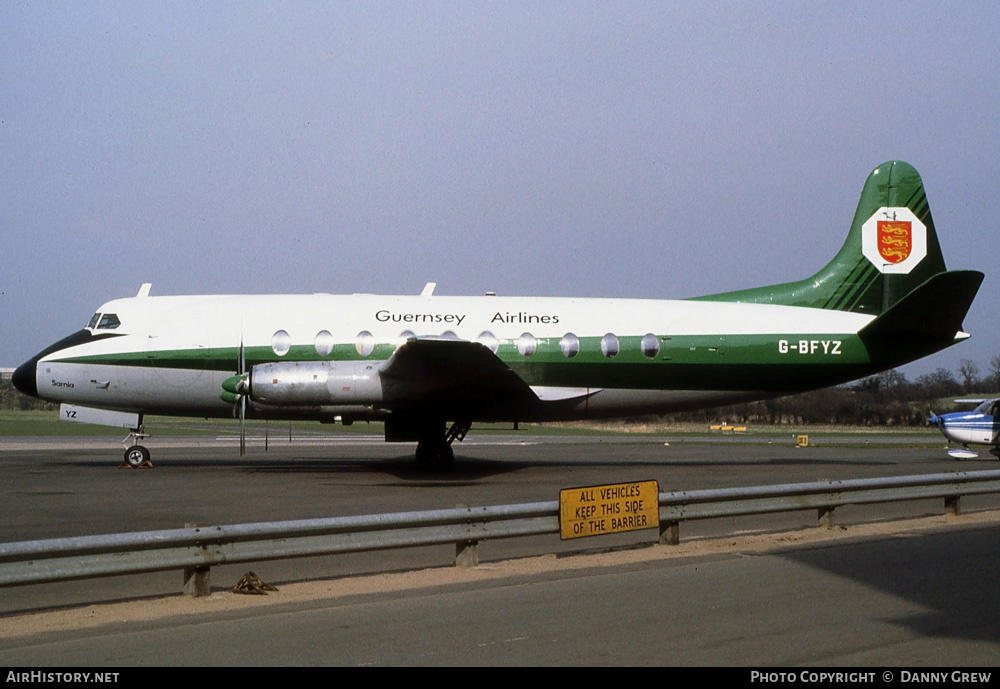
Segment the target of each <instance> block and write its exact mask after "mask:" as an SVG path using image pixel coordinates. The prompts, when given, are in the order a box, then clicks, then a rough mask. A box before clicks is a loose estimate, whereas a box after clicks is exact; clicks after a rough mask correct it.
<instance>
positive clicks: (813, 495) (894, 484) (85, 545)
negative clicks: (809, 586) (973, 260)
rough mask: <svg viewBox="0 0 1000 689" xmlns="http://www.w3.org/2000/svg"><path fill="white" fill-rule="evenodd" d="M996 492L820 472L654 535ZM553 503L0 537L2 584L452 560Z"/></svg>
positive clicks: (189, 587) (198, 583) (539, 525)
mask: <svg viewBox="0 0 1000 689" xmlns="http://www.w3.org/2000/svg"><path fill="white" fill-rule="evenodd" d="M997 492H1000V471H973V472H957V473H947V474H929V475H920V476H901V477H891V478H876V479H857V480H847V481H820V482H815V483H795V484H785V485H775V486H757V487H750V488H723V489H716V490H697V491H679V492H671V493H660V494H659V496H658V497H659V542H660V543H661V544H668V545H669V544H677V543H678V542H679V540H680V533H679V530H680V523H681V522H682V521H689V520H695V519H712V518H718V517H734V516H748V515H756V514H766V513H777V512H790V511H799V510H807V509H815V510H817V514H818V517H819V520H820V523H821V524H825V525H826V526H832V525H833V515H834V510H835V509H836V508H837V507H841V506H845V505H859V504H870V503H883V502H895V501H902V500H921V499H929V498H943V499H944V510H945V511H946V512H948V513H951V514H958V513H959V511H960V499H961V498H962V497H963V496H968V495H978V494H985V493H997ZM559 526H560V525H559V503H558V501H552V502H537V503H528V504H521V505H496V506H485V507H459V508H454V509H445V510H430V511H422V512H403V513H396V514H377V515H366V516H357V517H336V518H330V519H306V520H298V521H285V522H269V523H257V524H231V525H225V526H192V527H186V528H182V529H168V530H163V531H144V532H137V533H123V534H108V535H101V536H82V537H77V538H58V539H50V540H38V541H21V542H17V543H5V544H0V586H17V585H23V584H38V583H45V582H56V581H68V580H73V579H86V578H93V577H103V576H114V575H121V574H137V573H144V572H158V571H165V570H184V592H185V593H187V594H189V595H195V596H199V595H207V594H208V593H209V573H210V569H211V568H212V567H214V566H219V565H228V564H239V563H248V562H260V561H264V560H274V559H281V558H292V557H305V556H315V555H332V554H337V553H349V552H360V551H370V550H384V549H389V548H405V547H414V546H430V545H440V544H445V543H454V544H455V546H456V558H455V563H456V565H458V566H475V565H477V564H478V559H479V558H478V544H479V542H480V541H483V540H488V539H495V538H513V537H517V536H536V535H545V534H558V533H559V531H560V529H559Z"/></svg>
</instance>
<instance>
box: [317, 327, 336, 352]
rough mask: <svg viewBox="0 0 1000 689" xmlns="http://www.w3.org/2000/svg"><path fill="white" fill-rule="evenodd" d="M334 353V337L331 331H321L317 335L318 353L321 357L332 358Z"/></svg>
mask: <svg viewBox="0 0 1000 689" xmlns="http://www.w3.org/2000/svg"><path fill="white" fill-rule="evenodd" d="M332 351H333V335H331V334H330V331H329V330H320V331H319V332H318V333H316V353H317V354H319V355H320V356H330V352H332Z"/></svg>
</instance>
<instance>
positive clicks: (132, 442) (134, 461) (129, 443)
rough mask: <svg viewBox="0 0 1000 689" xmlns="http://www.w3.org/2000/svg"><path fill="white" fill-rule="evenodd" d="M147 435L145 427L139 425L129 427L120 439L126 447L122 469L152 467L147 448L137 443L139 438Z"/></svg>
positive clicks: (141, 438)
mask: <svg viewBox="0 0 1000 689" xmlns="http://www.w3.org/2000/svg"><path fill="white" fill-rule="evenodd" d="M148 437H149V435H147V434H146V430H145V428H144V427H143V426H141V425H140V426H139V427H138V428H132V429H130V431H129V434H128V435H127V436H125V439H124V440H123V441H122V443H124V444H125V447H126V449H125V458H124V462H122V465H121V468H122V469H152V468H153V462H152V461H150V459H149V450H148V449H146V447H145V446H143V445H140V444H139V441H140V440H143V439H144V438H148Z"/></svg>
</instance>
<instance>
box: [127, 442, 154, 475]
mask: <svg viewBox="0 0 1000 689" xmlns="http://www.w3.org/2000/svg"><path fill="white" fill-rule="evenodd" d="M148 461H149V450H147V449H146V448H145V447H143V446H142V445H133V446H132V447H130V448H129V449H127V450H125V463H126V464H128V465H129V466H130V467H132V468H133V469H138V468H139V467H140V466H142V465H143V464H145V463H146V462H148Z"/></svg>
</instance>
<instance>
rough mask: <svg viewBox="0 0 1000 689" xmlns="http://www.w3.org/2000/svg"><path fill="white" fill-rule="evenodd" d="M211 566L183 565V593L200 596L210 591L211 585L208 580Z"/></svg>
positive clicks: (206, 594) (208, 593)
mask: <svg viewBox="0 0 1000 689" xmlns="http://www.w3.org/2000/svg"><path fill="white" fill-rule="evenodd" d="M211 571H212V568H211V567H185V568H184V595H185V596H194V597H195V598H201V597H203V596H209V595H211V593H212V586H211V583H210V581H209V579H210V575H211Z"/></svg>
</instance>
